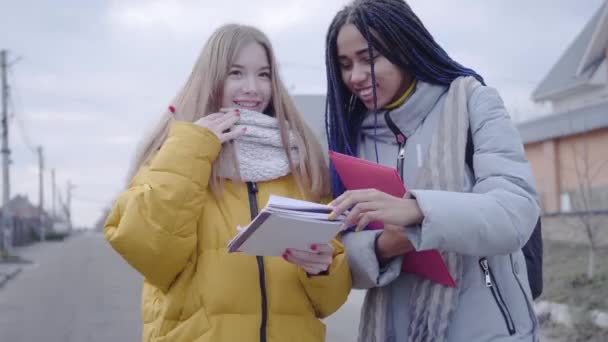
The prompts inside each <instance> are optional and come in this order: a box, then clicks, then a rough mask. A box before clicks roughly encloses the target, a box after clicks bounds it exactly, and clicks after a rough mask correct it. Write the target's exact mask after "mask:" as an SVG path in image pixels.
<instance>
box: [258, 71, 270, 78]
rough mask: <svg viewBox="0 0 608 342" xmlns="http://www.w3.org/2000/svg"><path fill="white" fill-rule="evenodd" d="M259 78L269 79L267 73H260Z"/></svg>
mask: <svg viewBox="0 0 608 342" xmlns="http://www.w3.org/2000/svg"><path fill="white" fill-rule="evenodd" d="M260 77H264V78H270V73H269V72H262V73H260Z"/></svg>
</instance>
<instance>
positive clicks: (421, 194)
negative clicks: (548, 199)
mask: <svg viewBox="0 0 608 342" xmlns="http://www.w3.org/2000/svg"><path fill="white" fill-rule="evenodd" d="M469 113H470V123H471V131H472V135H473V145H474V154H473V168H474V173H475V178H476V179H475V181H474V186H473V189H472V192H471V193H461V192H448V191H433V190H412V191H411V194H412V195H413V196H414V197H415V198H416V200H417V202H418V205H419V206H420V209H421V210H422V212H423V213H424V220H423V222H422V225H419V226H417V227H409V228H408V229H407V234H408V237H409V238H410V239H411V240H412V243H413V244H414V247H415V248H416V250H428V249H439V250H443V251H451V252H456V253H460V254H465V255H474V256H482V255H483V256H490V255H501V254H509V253H512V252H515V251H517V250H518V249H521V248H522V247H523V245H524V244H525V243H526V242H527V241H528V239H529V237H530V235H531V234H532V231H533V229H534V226H535V224H536V221H537V218H538V215H539V208H538V204H537V199H536V197H537V194H536V190H535V185H534V180H533V175H532V171H531V169H530V166H529V164H528V161H527V160H526V157H525V154H524V150H523V145H522V142H521V137H520V136H519V133H518V132H517V130H516V128H515V127H514V125H513V124H512V122H511V120H510V118H509V115H508V113H507V111H506V109H505V107H504V104H503V102H502V99H501V98H500V96H499V95H498V93H497V92H496V90H494V89H492V88H488V87H479V88H478V89H476V91H475V92H474V93H473V95H472V96H471V98H470V99H469ZM463 163H464V161H463Z"/></svg>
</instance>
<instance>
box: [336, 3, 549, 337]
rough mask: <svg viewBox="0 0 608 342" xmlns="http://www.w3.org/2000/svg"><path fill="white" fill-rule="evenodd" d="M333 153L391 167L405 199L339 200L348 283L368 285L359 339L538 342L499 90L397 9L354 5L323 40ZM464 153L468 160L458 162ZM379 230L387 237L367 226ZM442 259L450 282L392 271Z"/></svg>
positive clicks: (515, 140)
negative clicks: (429, 257)
mask: <svg viewBox="0 0 608 342" xmlns="http://www.w3.org/2000/svg"><path fill="white" fill-rule="evenodd" d="M326 43H327V46H326V49H327V50H326V64H327V78H328V96H327V110H326V126H327V127H326V129H327V134H328V140H329V147H330V149H331V150H333V151H337V152H340V153H345V154H349V155H352V156H358V157H361V158H364V159H367V160H370V161H374V162H377V163H380V164H385V165H389V166H396V168H397V170H398V172H399V173H400V174H401V177H402V179H403V182H404V184H405V187H406V189H407V190H408V192H407V194H406V196H405V197H404V198H398V197H393V196H391V195H388V194H385V193H382V192H379V191H376V190H359V191H346V192H345V191H344V190H345V189H344V187H343V185H342V184H341V182H340V180H339V178H338V177H337V174H336V172H335V170H334V169H332V172H331V176H332V183H333V184H332V187H333V191H334V195H335V196H338V197H337V198H336V199H335V200H334V201H333V202H332V203H331V205H332V206H334V207H335V210H334V212H333V214H332V215H338V214H340V213H342V212H345V211H346V210H348V209H350V212H349V214H348V217H347V222H346V225H347V226H349V227H352V226H355V227H357V228H358V229H355V231H354V232H350V233H347V234H345V235H344V237H343V242H344V244H345V246H346V249H347V251H349V253H348V258H349V263H350V266H351V272H352V275H353V285H354V287H357V288H363V289H369V290H368V292H367V295H366V298H365V302H364V306H363V309H362V310H363V311H362V315H361V322H360V328H359V341H365V342H369V341H379V342H384V341H535V340H537V338H538V337H537V331H538V322H537V320H536V318H535V315H534V311H533V307H532V297H531V294H530V288H529V285H528V279H527V274H526V268H525V267H526V263H525V260H524V256H523V254H522V252H521V248H522V246H523V245H524V244H525V243H526V241H527V240H528V238H529V237H530V235H531V233H532V231H533V228H534V226H535V223H536V222H537V218H538V215H539V208H538V205H537V200H536V196H537V195H536V191H535V186H534V183H533V179H532V173H531V170H530V167H529V165H528V162H527V160H526V158H525V156H524V151H523V148H522V142H521V140H520V137H519V135H518V133H517V131H516V129H515V128H514V126H513V124H512V122H511V121H510V119H509V115H508V113H507V111H506V110H505V107H504V105H503V102H502V100H501V98H500V96H499V95H498V93H497V92H496V90H494V89H492V88H490V87H487V86H485V84H484V81H483V78H482V77H481V76H480V75H478V74H477V73H476V72H475V71H473V70H472V69H469V68H466V67H464V66H462V65H461V64H459V63H457V62H455V61H454V60H452V59H451V58H450V57H449V56H448V54H447V53H446V51H445V50H443V49H442V48H441V47H440V46H439V45H438V44H437V43H436V42H435V40H434V39H433V37H432V36H431V34H430V33H429V32H428V31H427V30H426V28H425V27H424V25H423V24H422V22H421V21H420V19H418V17H417V16H416V15H415V14H414V12H413V11H412V9H411V8H410V7H409V6H408V5H407V4H406V3H405V2H404V1H403V0H356V1H354V2H352V3H351V4H350V5H348V6H346V7H345V8H344V9H343V10H341V11H340V12H339V13H338V14H337V15H336V17H335V18H334V20H333V22H332V23H331V26H330V28H329V32H328V34H327V42H326ZM465 156H466V157H465ZM372 221H380V222H382V223H383V224H384V229H383V230H363V231H359V230H360V229H361V228H364V227H366V225H367V224H368V223H369V222H372ZM412 250H416V251H425V250H438V251H440V253H441V255H442V257H443V259H444V261H445V263H446V265H447V267H448V269H449V271H450V274H451V275H452V277H453V278H454V280H455V282H456V286H455V287H447V286H444V285H441V284H439V283H435V282H432V281H430V280H427V279H425V278H422V277H419V276H417V275H414V274H410V273H406V272H402V271H401V263H402V260H403V258H407V255H405V256H403V255H404V254H405V253H407V252H408V251H412Z"/></svg>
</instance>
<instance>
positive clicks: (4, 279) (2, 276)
mask: <svg viewBox="0 0 608 342" xmlns="http://www.w3.org/2000/svg"><path fill="white" fill-rule="evenodd" d="M22 270H23V268H22V267H21V266H19V267H15V269H14V270H12V271H9V272H8V273H0V289H1V288H3V287H4V285H6V283H8V281H9V280H11V279H13V278H15V277H16V276H17V275H18V274H19V273H21V271H22Z"/></svg>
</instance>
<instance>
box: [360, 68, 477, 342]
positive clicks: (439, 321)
mask: <svg viewBox="0 0 608 342" xmlns="http://www.w3.org/2000/svg"><path fill="white" fill-rule="evenodd" d="M477 86H479V82H477V81H476V80H475V79H474V78H472V77H466V78H465V77H461V78H458V79H456V80H455V81H454V82H452V84H451V85H450V89H449V90H448V93H447V95H446V100H445V104H444V108H443V111H442V113H441V118H440V119H439V122H438V125H437V127H436V129H435V132H434V134H433V137H432V138H431V144H430V147H429V150H428V154H427V156H426V160H427V162H426V163H424V166H423V169H422V170H420V172H419V174H418V178H417V179H416V188H417V189H435V190H444V191H463V188H464V172H465V171H464V164H465V162H464V159H465V155H464V154H465V146H466V139H467V131H468V128H469V112H468V107H467V102H468V98H469V96H470V94H471V93H472V91H473V89H474V88H476V87H477ZM441 255H442V256H443V259H444V261H445V263H446V265H447V267H448V269H449V271H450V274H451V275H452V277H453V278H454V279H455V281H456V287H455V288H449V287H446V286H443V285H440V284H437V283H434V282H432V281H430V280H426V279H423V278H417V279H416V283H415V284H414V287H413V291H412V296H411V298H410V299H409V310H410V313H411V315H410V317H411V318H412V320H411V322H403V325H407V326H409V329H408V331H409V336H408V339H407V341H411V342H430V341H433V342H443V341H446V340H447V330H448V324H449V322H450V318H451V314H452V312H454V308H455V307H456V306H457V305H458V299H459V294H460V288H459V287H458V286H459V283H460V280H461V278H462V257H461V256H460V255H458V254H456V253H451V252H441ZM391 297H392V296H391V291H390V290H389V289H388V288H374V289H370V290H369V291H368V293H367V295H366V298H365V301H364V304H363V309H362V314H361V323H360V331H359V342H388V341H390V340H391V338H394V336H395V335H396V334H395V332H394V331H387V330H389V329H395V328H397V329H398V328H399V326H400V325H401V324H399V323H398V322H396V323H397V324H387V323H388V322H386V316H387V315H386V313H387V310H389V305H388V304H389V303H391V302H392V300H393V298H391ZM403 325H401V326H403Z"/></svg>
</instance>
